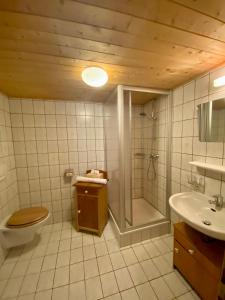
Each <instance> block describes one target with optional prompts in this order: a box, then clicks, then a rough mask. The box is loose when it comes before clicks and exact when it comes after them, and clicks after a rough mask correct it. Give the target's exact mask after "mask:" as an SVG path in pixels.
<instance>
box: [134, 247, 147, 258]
mask: <svg viewBox="0 0 225 300" xmlns="http://www.w3.org/2000/svg"><path fill="white" fill-rule="evenodd" d="M133 250H134V253H135V255H136V257H137V259H138V261H143V260H147V259H149V255H148V253H147V251H146V250H145V248H144V246H143V245H138V246H135V247H133Z"/></svg>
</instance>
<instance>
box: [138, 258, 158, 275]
mask: <svg viewBox="0 0 225 300" xmlns="http://www.w3.org/2000/svg"><path fill="white" fill-rule="evenodd" d="M141 266H142V268H143V270H144V272H145V275H146V276H147V278H148V280H152V279H154V278H157V277H159V276H160V273H159V270H158V269H157V268H156V266H155V265H154V264H153V262H152V260H151V259H149V260H145V261H142V262H141Z"/></svg>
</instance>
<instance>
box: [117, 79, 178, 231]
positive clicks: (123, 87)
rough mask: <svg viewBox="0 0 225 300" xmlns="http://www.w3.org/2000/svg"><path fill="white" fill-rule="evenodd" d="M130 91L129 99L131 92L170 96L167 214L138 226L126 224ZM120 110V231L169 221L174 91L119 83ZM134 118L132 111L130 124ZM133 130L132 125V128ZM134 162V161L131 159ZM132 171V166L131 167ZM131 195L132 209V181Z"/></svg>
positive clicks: (167, 148) (168, 112) (168, 110)
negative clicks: (127, 103) (126, 110)
mask: <svg viewBox="0 0 225 300" xmlns="http://www.w3.org/2000/svg"><path fill="white" fill-rule="evenodd" d="M125 91H128V92H130V93H129V101H131V92H132V91H136V92H145V93H154V94H159V95H167V96H168V104H167V120H168V126H167V144H166V216H165V219H161V220H159V221H154V222H149V223H145V224H142V225H138V226H134V225H132V226H130V227H127V226H126V206H125V205H126V204H125V200H126V199H125V189H126V186H125V179H126V178H125V162H124V157H125V155H124V92H125ZM117 92H118V95H117V96H118V105H119V107H118V112H119V137H120V141H119V143H120V158H121V160H120V161H121V166H120V171H121V173H120V174H121V179H122V180H121V185H120V218H121V219H120V224H119V227H120V228H119V229H120V232H127V231H130V230H134V229H138V228H141V227H145V226H148V225H153V224H158V223H161V222H165V221H168V220H169V219H170V209H169V203H168V199H169V196H170V194H171V141H172V140H171V139H172V92H171V91H170V90H163V89H152V88H142V87H134V86H126V85H118V86H117ZM131 120H132V112H130V126H131ZM129 131H130V132H131V127H130V130H129ZM130 137H131V133H130ZM130 164H132V161H130ZM131 171H132V167H131ZM130 181H132V174H131V175H130ZM130 195H131V199H130V201H131V209H132V182H131V186H130ZM131 218H132V219H133V211H131Z"/></svg>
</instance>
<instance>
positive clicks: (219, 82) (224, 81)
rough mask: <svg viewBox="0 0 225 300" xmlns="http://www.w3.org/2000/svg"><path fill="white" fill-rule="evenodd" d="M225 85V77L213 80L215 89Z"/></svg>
mask: <svg viewBox="0 0 225 300" xmlns="http://www.w3.org/2000/svg"><path fill="white" fill-rule="evenodd" d="M223 85H225V76H221V77H218V78H216V79H214V80H213V86H214V87H220V86H223Z"/></svg>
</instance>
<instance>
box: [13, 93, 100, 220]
mask: <svg viewBox="0 0 225 300" xmlns="http://www.w3.org/2000/svg"><path fill="white" fill-rule="evenodd" d="M9 103H10V113H11V122H12V134H13V141H14V151H15V160H16V171H17V178H18V189H19V204H20V207H21V208H22V207H29V206H38V205H42V206H45V207H47V208H48V209H49V210H50V212H51V213H52V218H51V222H54V223H55V222H60V221H62V220H70V219H71V218H72V216H73V211H72V210H73V207H74V197H73V191H74V188H73V187H72V184H71V182H65V181H64V176H63V175H64V171H65V169H67V168H73V169H74V172H75V176H76V175H78V174H83V173H85V171H86V170H87V169H89V168H98V169H103V168H104V140H103V111H102V108H103V107H102V104H100V103H96V104H93V103H85V102H82V103H79V102H74V101H42V100H31V99H22V100H21V99H10V101H9ZM75 176H74V178H73V180H72V183H74V181H75Z"/></svg>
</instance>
